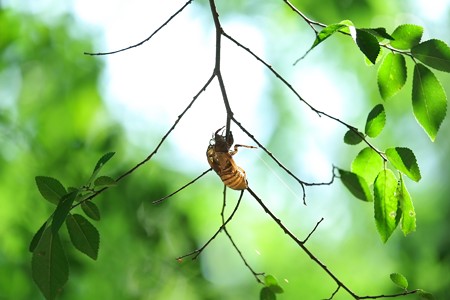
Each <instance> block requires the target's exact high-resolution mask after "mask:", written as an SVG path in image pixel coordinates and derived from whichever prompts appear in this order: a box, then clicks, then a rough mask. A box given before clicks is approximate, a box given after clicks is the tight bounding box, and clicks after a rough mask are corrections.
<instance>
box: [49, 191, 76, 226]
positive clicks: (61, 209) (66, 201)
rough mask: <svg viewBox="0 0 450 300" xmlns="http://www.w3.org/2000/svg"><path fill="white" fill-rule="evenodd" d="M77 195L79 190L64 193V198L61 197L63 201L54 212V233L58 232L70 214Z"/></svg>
mask: <svg viewBox="0 0 450 300" xmlns="http://www.w3.org/2000/svg"><path fill="white" fill-rule="evenodd" d="M77 195H78V191H76V192H71V193H69V194H66V195H64V196H63V198H62V199H61V202H60V203H59V204H58V206H57V207H56V209H55V212H54V214H53V221H52V227H51V228H52V231H53V232H54V233H57V232H58V230H59V228H61V225H62V224H63V223H64V220H65V219H66V217H67V215H68V214H69V212H70V209H71V208H72V204H73V202H74V201H75V198H76V197H77Z"/></svg>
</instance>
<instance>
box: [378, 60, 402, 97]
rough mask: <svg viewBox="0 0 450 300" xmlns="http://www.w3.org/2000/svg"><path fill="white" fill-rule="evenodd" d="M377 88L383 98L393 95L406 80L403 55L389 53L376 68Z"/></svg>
mask: <svg viewBox="0 0 450 300" xmlns="http://www.w3.org/2000/svg"><path fill="white" fill-rule="evenodd" d="M377 82H378V89H379V91H380V94H381V97H382V98H383V100H387V99H388V98H390V97H392V96H394V95H395V94H396V93H397V92H398V91H400V90H401V89H402V87H403V86H404V85H405V82H406V62H405V58H404V57H403V55H400V54H395V53H389V54H387V55H386V57H385V58H384V60H383V62H382V63H381V65H380V68H379V69H378V78H377Z"/></svg>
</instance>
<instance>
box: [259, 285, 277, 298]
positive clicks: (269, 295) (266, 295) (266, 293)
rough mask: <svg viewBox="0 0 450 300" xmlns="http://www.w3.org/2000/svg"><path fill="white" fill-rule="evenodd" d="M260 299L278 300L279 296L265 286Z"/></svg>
mask: <svg viewBox="0 0 450 300" xmlns="http://www.w3.org/2000/svg"><path fill="white" fill-rule="evenodd" d="M259 299H260V300H275V299H277V296H276V295H275V292H273V291H272V290H271V289H270V288H269V287H267V286H265V287H263V288H262V289H261V292H260V293H259Z"/></svg>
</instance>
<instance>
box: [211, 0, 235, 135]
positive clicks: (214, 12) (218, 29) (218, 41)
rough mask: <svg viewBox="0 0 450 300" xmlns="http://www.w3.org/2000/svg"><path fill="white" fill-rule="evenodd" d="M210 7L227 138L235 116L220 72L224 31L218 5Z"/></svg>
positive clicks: (212, 4)
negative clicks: (214, 32) (225, 116)
mask: <svg viewBox="0 0 450 300" xmlns="http://www.w3.org/2000/svg"><path fill="white" fill-rule="evenodd" d="M209 6H210V8H211V14H212V17H213V20H214V26H215V28H216V46H215V48H216V57H215V64H214V74H215V75H216V76H217V80H218V82H219V87H220V92H221V94H222V99H223V103H224V105H225V109H226V112H227V120H226V125H225V128H226V129H225V136H226V137H228V136H229V135H230V123H231V117H232V116H233V111H232V110H231V107H230V102H229V101H228V95H227V91H226V89H225V83H224V81H223V77H222V72H221V71H220V62H221V49H222V34H223V33H224V32H223V29H222V25H221V24H220V20H219V13H218V12H217V8H216V3H215V2H214V0H210V1H209Z"/></svg>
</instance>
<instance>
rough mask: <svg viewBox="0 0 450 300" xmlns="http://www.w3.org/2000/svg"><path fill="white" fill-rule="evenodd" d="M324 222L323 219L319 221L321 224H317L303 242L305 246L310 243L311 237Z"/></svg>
mask: <svg viewBox="0 0 450 300" xmlns="http://www.w3.org/2000/svg"><path fill="white" fill-rule="evenodd" d="M322 221H323V218H321V219H320V220H319V222H317V223H316V226H314V228H313V230H311V232H310V233H309V234H308V236H307V237H306V238H305V239H304V240H303V241H302V243H303V244H305V243H306V242H307V241H308V239H309V238H310V237H311V235H312V234H313V233H314V231H316V229H317V227H319V224H320V223H322Z"/></svg>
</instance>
